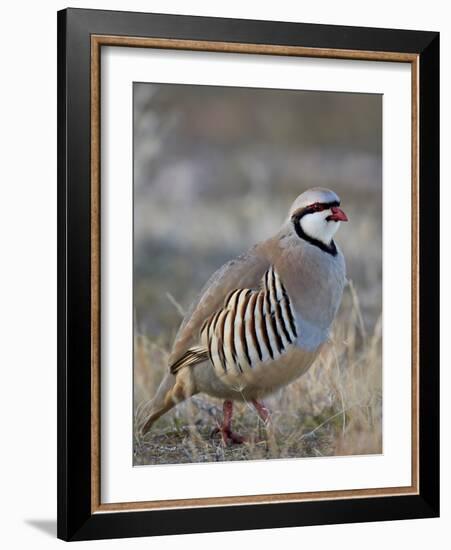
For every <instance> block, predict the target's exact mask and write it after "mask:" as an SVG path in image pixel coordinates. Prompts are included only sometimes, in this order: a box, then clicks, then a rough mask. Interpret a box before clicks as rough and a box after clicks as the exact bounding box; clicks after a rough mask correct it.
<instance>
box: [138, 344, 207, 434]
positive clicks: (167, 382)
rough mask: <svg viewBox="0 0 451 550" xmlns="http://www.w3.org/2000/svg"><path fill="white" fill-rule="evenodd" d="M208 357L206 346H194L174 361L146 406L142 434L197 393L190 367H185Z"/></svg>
mask: <svg viewBox="0 0 451 550" xmlns="http://www.w3.org/2000/svg"><path fill="white" fill-rule="evenodd" d="M207 359H208V351H207V349H206V348H202V347H193V348H190V349H189V350H187V351H186V352H185V353H184V354H183V355H182V357H180V358H179V359H177V361H175V362H174V363H172V365H171V366H170V367H169V371H168V372H167V373H166V375H165V376H164V378H163V380H162V382H161V384H160V386H159V387H158V390H157V393H156V394H155V397H154V398H153V399H152V400H151V401H150V402H149V403H148V405H147V406H146V407H145V412H144V413H143V415H142V416H144V417H145V421H144V422H143V423H142V425H141V427H140V432H141V434H142V435H145V434H146V433H147V432H148V431H149V430H150V428H151V427H152V426H153V424H154V423H155V422H156V421H157V420H158V419H159V418H160V416H163V414H165V413H167V412H168V411H169V410H171V409H172V408H173V407H175V406H176V405H177V404H178V403H180V402H181V401H184V400H185V399H187V398H188V397H189V396H191V395H193V393H195V392H194V389H193V383H192V378H191V372H190V369H185V368H184V367H189V366H191V367H192V366H194V365H197V364H198V363H202V362H204V361H206V360H207ZM182 369H183V370H182Z"/></svg>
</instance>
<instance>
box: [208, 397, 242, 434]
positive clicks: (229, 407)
mask: <svg viewBox="0 0 451 550" xmlns="http://www.w3.org/2000/svg"><path fill="white" fill-rule="evenodd" d="M223 412H224V418H223V422H222V426H221V427H220V428H217V429H216V430H214V431H213V434H215V433H218V432H220V433H221V436H222V440H223V442H224V443H225V445H227V444H228V443H244V441H245V439H244V437H242V436H241V435H239V434H237V433H235V432H232V414H233V401H229V400H227V401H224V406H223Z"/></svg>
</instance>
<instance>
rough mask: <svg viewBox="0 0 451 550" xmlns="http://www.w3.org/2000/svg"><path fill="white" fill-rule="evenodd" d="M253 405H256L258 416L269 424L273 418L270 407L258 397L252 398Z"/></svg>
mask: <svg viewBox="0 0 451 550" xmlns="http://www.w3.org/2000/svg"><path fill="white" fill-rule="evenodd" d="M252 405H254V407H255V410H256V411H257V413H258V416H259V417H260V418H261V419H262V420H263V422H264V423H265V424H267V423H268V422H269V420H271V415H270V413H269V409H268V408H267V407H266V406H265V405H263V403H259V402H258V401H257V400H256V399H252Z"/></svg>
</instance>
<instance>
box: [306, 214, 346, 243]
mask: <svg viewBox="0 0 451 550" xmlns="http://www.w3.org/2000/svg"><path fill="white" fill-rule="evenodd" d="M331 214H332V212H331V211H330V210H323V211H322V212H313V213H312V214H305V216H302V218H301V219H300V224H301V228H302V231H304V233H305V234H306V235H307V236H308V237H310V238H312V239H316V240H317V241H321V242H322V243H323V244H325V245H327V246H329V245H330V243H331V242H332V239H333V238H334V235H335V233H336V232H337V231H338V228H339V227H340V222H339V221H337V222H335V221H329V222H328V221H327V219H326V218H327V217H328V216H330V215H331Z"/></svg>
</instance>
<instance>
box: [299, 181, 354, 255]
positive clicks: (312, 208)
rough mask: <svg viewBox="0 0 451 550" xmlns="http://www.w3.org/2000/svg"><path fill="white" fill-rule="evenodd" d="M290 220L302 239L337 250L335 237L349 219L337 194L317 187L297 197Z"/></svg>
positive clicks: (321, 246)
mask: <svg viewBox="0 0 451 550" xmlns="http://www.w3.org/2000/svg"><path fill="white" fill-rule="evenodd" d="M289 220H290V222H291V223H292V224H293V226H294V229H295V231H296V233H297V235H298V236H299V237H300V238H302V239H304V240H307V241H309V242H311V243H312V244H316V245H317V246H319V247H320V248H325V249H326V250H327V249H328V248H333V249H335V246H334V245H333V242H332V241H333V238H334V235H335V233H336V232H337V230H338V228H339V227H340V223H341V222H347V221H348V217H347V216H346V214H345V213H344V212H343V210H342V209H341V208H340V198H339V197H338V195H337V194H336V193H334V192H333V191H330V190H329V189H324V188H322V187H315V188H313V189H309V190H308V191H305V193H302V195H299V196H298V197H297V199H296V200H295V201H294V203H293V204H292V206H291V208H290V214H289ZM327 251H330V250H327Z"/></svg>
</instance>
